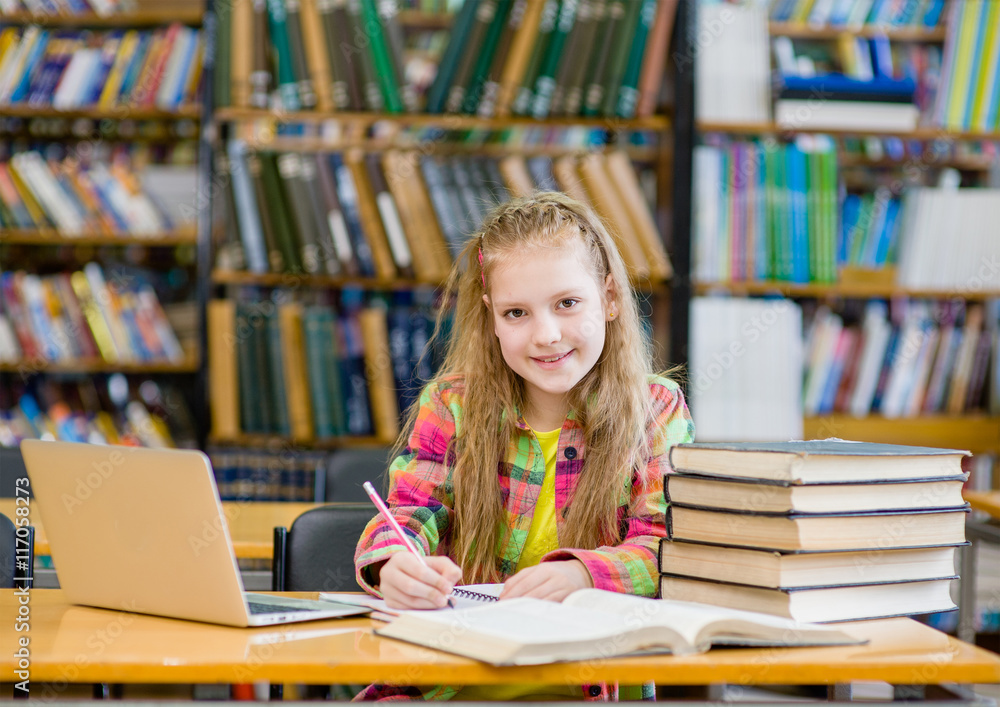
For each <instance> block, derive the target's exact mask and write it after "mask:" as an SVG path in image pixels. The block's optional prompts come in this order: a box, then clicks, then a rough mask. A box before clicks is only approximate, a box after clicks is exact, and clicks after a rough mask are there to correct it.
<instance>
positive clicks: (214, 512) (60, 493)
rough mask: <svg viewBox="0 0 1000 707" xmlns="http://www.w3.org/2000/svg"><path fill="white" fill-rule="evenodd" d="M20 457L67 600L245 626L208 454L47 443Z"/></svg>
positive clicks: (30, 444) (27, 446) (30, 446)
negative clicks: (22, 459)
mask: <svg viewBox="0 0 1000 707" xmlns="http://www.w3.org/2000/svg"><path fill="white" fill-rule="evenodd" d="M21 452H22V454H23V456H24V462H25V466H26V467H27V470H28V476H29V478H30V480H31V490H32V492H33V493H34V496H35V504H37V510H38V512H40V514H41V519H42V524H43V526H44V528H45V533H46V535H47V536H48V539H49V545H50V548H51V553H52V560H53V563H54V564H55V568H56V573H57V576H58V577H59V584H60V586H61V587H62V589H63V590H64V591H65V592H66V597H67V599H68V600H69V601H71V602H73V603H75V604H86V605H89V606H99V607H104V608H108V609H118V610H122V609H124V610H127V611H135V612H140V613H147V614H156V615H160V616H171V617H176V618H183V619H194V620H196V621H208V622H211V623H220V624H229V625H233V626H246V625H247V616H248V610H247V606H246V600H245V598H244V594H243V582H242V580H241V578H240V573H239V567H238V566H237V563H236V556H235V553H234V552H233V548H232V542H231V540H230V538H229V528H228V525H227V524H226V522H225V516H224V515H223V510H222V505H221V503H220V502H219V494H218V490H217V489H216V486H215V477H214V475H213V473H212V468H211V464H210V463H209V459H208V457H207V456H205V454H203V453H202V452H199V451H194V450H179V449H145V448H134V447H119V446H99V445H91V444H80V443H75V442H49V441H40V440H25V441H23V442H22V443H21Z"/></svg>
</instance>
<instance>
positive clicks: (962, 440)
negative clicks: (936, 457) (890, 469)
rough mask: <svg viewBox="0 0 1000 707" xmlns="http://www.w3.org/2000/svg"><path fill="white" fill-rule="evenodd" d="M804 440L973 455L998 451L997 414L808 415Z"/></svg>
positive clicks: (999, 441)
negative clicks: (962, 451)
mask: <svg viewBox="0 0 1000 707" xmlns="http://www.w3.org/2000/svg"><path fill="white" fill-rule="evenodd" d="M803 432H804V437H805V439H825V438H826V437H840V438H841V439H851V440H859V441H862V442H884V443H887V444H910V445H917V446H923V447H948V448H952V449H968V450H970V451H971V452H972V453H973V454H986V453H997V452H1000V417H996V416H993V417H990V416H987V415H957V416H951V415H926V416H923V417H913V418H898V419H889V418H885V417H877V416H870V417H852V416H850V415H830V416H824V417H807V418H805V420H804V430H803Z"/></svg>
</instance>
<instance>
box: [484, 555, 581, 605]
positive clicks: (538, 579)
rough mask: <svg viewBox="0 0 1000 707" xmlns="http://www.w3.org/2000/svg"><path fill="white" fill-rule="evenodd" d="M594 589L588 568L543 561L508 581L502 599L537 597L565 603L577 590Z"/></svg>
mask: <svg viewBox="0 0 1000 707" xmlns="http://www.w3.org/2000/svg"><path fill="white" fill-rule="evenodd" d="M593 586H594V580H593V579H591V577H590V572H589V571H588V570H587V566H586V565H585V564H583V563H582V562H580V561H579V560H564V561H560V562H542V563H540V564H537V565H535V566H534V567H528V568H527V569H523V570H521V571H520V572H518V573H517V574H515V575H514V576H513V577H511V578H510V579H508V580H507V581H506V582H505V583H504V585H503V591H502V592H500V598H501V599H513V598H514V597H535V598H536V599H548V600H549V601H562V600H563V599H565V598H566V597H568V596H569V595H570V594H572V593H573V592H575V591H576V590H577V589H589V588H591V587H593Z"/></svg>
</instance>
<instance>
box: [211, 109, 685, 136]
mask: <svg viewBox="0 0 1000 707" xmlns="http://www.w3.org/2000/svg"><path fill="white" fill-rule="evenodd" d="M215 119H216V120H217V121H218V122H220V123H238V122H250V121H255V120H259V121H272V122H275V123H322V122H325V121H330V120H333V121H339V122H344V123H353V124H355V125H359V126H368V125H372V124H374V123H378V122H391V123H396V124H397V125H400V126H407V125H414V126H421V127H440V128H443V129H445V130H507V129H510V128H532V127H543V128H546V129H549V130H551V129H553V128H587V127H589V128H603V129H605V130H628V131H649V132H662V131H666V130H669V129H670V126H671V121H670V118H669V117H668V116H665V115H654V116H651V117H649V118H636V119H634V120H623V119H621V118H604V117H596V118H584V117H556V118H546V119H545V120H536V119H534V118H530V117H522V116H513V117H510V118H480V117H478V116H474V115H452V114H443V115H433V114H429V113H356V112H340V113H321V112H317V111H297V112H293V111H285V112H280V113H278V112H274V111H269V110H259V109H255V108H219V109H218V110H217V111H215Z"/></svg>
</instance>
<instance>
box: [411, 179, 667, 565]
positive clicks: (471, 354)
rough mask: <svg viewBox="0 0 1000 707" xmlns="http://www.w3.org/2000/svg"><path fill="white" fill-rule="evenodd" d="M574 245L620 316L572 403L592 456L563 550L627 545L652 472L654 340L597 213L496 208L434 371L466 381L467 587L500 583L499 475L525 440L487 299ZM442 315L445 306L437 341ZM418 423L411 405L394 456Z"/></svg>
mask: <svg viewBox="0 0 1000 707" xmlns="http://www.w3.org/2000/svg"><path fill="white" fill-rule="evenodd" d="M573 239H578V240H579V241H580V242H582V243H583V245H584V247H585V252H586V259H587V261H588V266H589V269H590V270H591V274H592V275H593V276H594V277H595V278H596V281H597V283H598V286H599V289H600V290H601V292H602V297H604V296H605V295H604V292H605V287H604V283H605V279H606V277H607V276H608V275H610V276H611V282H612V292H613V294H612V296H613V298H614V301H615V306H616V311H617V315H616V316H615V318H614V319H612V320H611V321H610V322H608V323H607V325H606V326H607V329H606V337H605V342H604V351H603V352H602V354H601V356H600V358H599V360H598V362H597V364H596V365H595V366H594V367H593V368H592V369H591V370H590V371H589V372H588V373H587V374H586V375H585V376H584V377H583V379H582V380H581V381H580V382H579V383H578V384H577V385H576V386H575V388H574V389H573V390H572V391H571V393H570V404H571V406H572V408H573V410H575V411H576V417H577V420H578V421H579V422H580V424H581V425H582V427H583V431H584V440H585V443H586V449H587V453H586V459H585V460H584V465H583V469H582V471H581V474H580V479H579V484H578V486H577V489H576V493H575V496H574V497H573V499H572V507H571V508H572V510H571V512H570V513H568V516H567V518H566V525H565V527H564V528H563V531H562V533H561V538H560V541H561V542H560V544H561V545H562V546H563V547H573V548H584V549H593V548H596V547H599V546H601V545H608V544H617V543H618V542H620V540H621V531H620V529H619V528H618V519H617V512H618V508H619V506H621V505H622V504H623V503H626V502H627V500H628V498H629V492H630V484H631V479H632V476H633V472H634V470H635V469H636V468H638V467H641V466H642V465H644V464H645V463H646V459H647V458H648V456H649V454H650V452H651V450H650V446H649V440H648V434H647V427H648V425H649V422H650V420H651V411H650V402H651V401H650V394H649V383H648V376H649V374H650V373H652V356H651V349H650V342H649V340H648V337H647V336H646V335H645V332H644V330H643V327H642V324H641V321H640V317H639V310H638V307H637V305H636V301H635V297H634V295H633V292H632V288H631V285H630V283H629V279H628V273H627V270H626V268H625V263H624V261H623V260H622V257H621V254H620V253H619V252H618V248H617V247H616V245H615V241H614V239H613V237H612V236H611V234H610V233H609V231H608V228H607V227H606V226H605V225H604V223H603V222H602V221H601V219H600V218H599V217H598V216H597V214H595V213H594V211H593V210H591V209H590V208H589V207H588V206H586V205H585V204H582V203H580V202H579V201H576V200H574V199H571V198H569V197H567V196H566V195H564V194H561V193H558V192H539V193H536V194H534V195H532V196H530V197H522V198H516V199H513V200H511V201H508V202H507V203H505V204H502V205H500V206H498V207H496V208H495V209H494V210H493V211H492V212H491V213H490V214H489V215H488V216H487V217H486V219H485V220H484V222H483V226H482V229H481V231H480V232H479V233H478V234H477V235H476V236H474V237H472V238H470V239H469V242H468V243H467V244H466V245H465V248H464V249H463V250H462V253H461V254H460V256H459V257H458V259H457V260H456V262H455V266H454V267H453V268H452V270H451V274H450V275H449V277H448V282H447V285H446V291H447V292H448V293H455V292H457V302H456V310H455V318H454V323H453V333H452V336H451V339H450V340H449V342H448V348H447V353H446V356H445V360H444V363H443V365H442V367H441V370H440V371H438V372H437V376H438V377H439V378H443V377H447V376H462V377H464V381H465V384H464V399H463V416H462V428H461V430H460V432H459V434H458V436H457V437H456V438H455V439H454V440H453V441H452V444H453V446H454V448H453V449H449V454H448V458H454V459H456V464H455V469H454V471H453V483H454V491H455V524H454V527H453V528H452V547H453V550H454V557H455V558H456V560H457V561H458V563H459V564H460V566H461V567H462V570H463V575H464V578H465V581H466V582H495V581H500V579H501V575H500V570H499V564H498V561H497V559H498V558H497V553H498V549H499V548H500V547H501V542H502V541H503V540H505V538H504V537H503V535H502V533H505V532H506V523H505V513H506V512H505V509H504V507H503V498H502V495H501V489H500V484H499V482H498V480H497V465H498V463H500V462H501V461H502V460H503V459H504V457H505V456H506V453H507V447H508V444H509V442H510V440H511V439H512V438H513V437H514V435H516V434H518V432H517V421H518V414H519V411H523V410H524V409H525V402H526V400H525V391H524V385H523V381H522V379H521V378H520V376H518V375H517V374H516V373H514V371H513V370H511V368H510V367H509V366H508V365H507V364H506V362H505V361H504V358H503V354H502V352H501V350H500V344H499V341H498V340H497V337H496V335H495V333H494V325H493V315H492V313H491V312H490V310H489V308H488V307H487V306H486V304H485V303H484V302H483V294H484V292H486V293H488V291H489V283H490V275H491V273H492V272H494V271H495V269H496V268H497V266H499V265H503V264H505V263H506V262H508V261H509V260H510V259H512V258H514V257H516V256H518V255H520V254H523V253H524V252H526V251H530V250H531V249H532V248H537V247H552V246H553V245H564V244H568V243H570V242H571V241H572V240H573ZM480 261H481V264H480ZM607 305H608V302H605V306H607ZM445 314H446V312H445V308H444V307H442V309H441V311H440V312H439V313H438V319H437V326H436V328H435V336H437V335H438V334H439V332H440V331H441V327H442V321H443V319H444V316H445ZM416 413H417V406H416V405H414V406H413V408H412V409H411V410H410V414H409V418H408V422H407V424H406V425H405V426H404V430H403V433H402V434H401V435H400V437H399V440H398V441H397V444H396V450H395V451H396V452H397V453H398V452H399V450H401V449H402V448H403V447H405V444H406V440H407V439H408V436H409V432H410V431H411V430H412V429H413V424H414V421H415V419H416ZM452 453H453V454H454V456H452Z"/></svg>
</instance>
